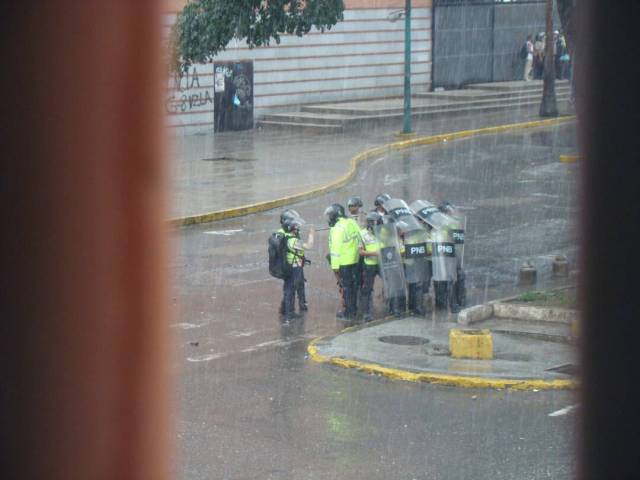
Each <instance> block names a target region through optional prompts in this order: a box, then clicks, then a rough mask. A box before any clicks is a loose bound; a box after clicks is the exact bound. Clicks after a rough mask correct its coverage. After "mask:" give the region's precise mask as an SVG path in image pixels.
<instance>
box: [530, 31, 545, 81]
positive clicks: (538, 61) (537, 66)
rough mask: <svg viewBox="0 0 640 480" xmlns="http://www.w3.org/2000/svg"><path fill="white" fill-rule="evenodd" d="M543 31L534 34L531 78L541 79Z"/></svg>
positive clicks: (542, 69) (542, 70)
mask: <svg viewBox="0 0 640 480" xmlns="http://www.w3.org/2000/svg"><path fill="white" fill-rule="evenodd" d="M545 36H546V35H545V34H544V32H540V33H538V35H536V41H535V42H534V43H533V78H534V79H536V80H541V79H542V75H543V73H544V39H545Z"/></svg>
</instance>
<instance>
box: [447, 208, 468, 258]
mask: <svg viewBox="0 0 640 480" xmlns="http://www.w3.org/2000/svg"><path fill="white" fill-rule="evenodd" d="M449 216H450V217H451V218H452V219H453V222H452V224H451V228H450V229H449V230H450V232H451V237H452V238H453V243H455V244H456V258H457V259H458V266H459V267H460V268H463V267H464V234H465V230H466V229H467V217H466V216H464V215H463V214H462V212H460V211H459V210H453V211H452V212H451V213H450V214H449Z"/></svg>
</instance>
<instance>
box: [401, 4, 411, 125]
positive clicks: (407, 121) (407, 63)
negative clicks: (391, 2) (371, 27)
mask: <svg viewBox="0 0 640 480" xmlns="http://www.w3.org/2000/svg"><path fill="white" fill-rule="evenodd" d="M412 130H413V129H412V127H411V0H405V7H404V125H403V128H402V133H403V134H410V133H412Z"/></svg>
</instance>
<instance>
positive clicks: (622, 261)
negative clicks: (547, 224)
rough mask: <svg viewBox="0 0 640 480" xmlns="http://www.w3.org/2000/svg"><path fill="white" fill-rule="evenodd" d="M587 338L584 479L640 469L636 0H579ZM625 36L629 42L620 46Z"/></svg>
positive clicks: (629, 474)
mask: <svg viewBox="0 0 640 480" xmlns="http://www.w3.org/2000/svg"><path fill="white" fill-rule="evenodd" d="M578 3H579V4H581V5H584V6H585V7H588V8H587V9H585V10H584V11H583V12H582V13H583V14H584V15H583V16H582V18H581V32H580V42H579V44H578V48H579V49H581V50H582V51H579V52H578V56H579V58H581V59H584V64H583V65H582V68H581V71H580V77H579V78H580V79H581V82H582V83H581V85H580V87H581V88H580V89H579V95H578V100H579V102H580V103H579V108H580V113H581V114H584V115H582V119H583V120H582V122H581V132H580V134H581V146H582V151H583V153H584V155H585V160H586V173H585V176H584V182H583V187H584V188H583V191H582V194H583V196H584V197H583V199H582V200H583V207H584V208H583V212H584V214H583V218H582V220H583V223H582V239H583V241H584V245H585V248H584V251H583V255H582V272H583V282H584V284H583V287H584V288H583V290H582V294H583V296H582V306H583V311H584V320H585V322H584V323H585V324H584V333H585V342H584V347H583V356H582V361H583V370H584V391H583V397H584V398H583V407H584V408H583V409H582V413H583V416H582V425H581V430H580V435H579V436H578V438H579V441H580V455H581V468H580V475H581V478H584V479H594V480H595V479H605V478H610V479H632V478H634V479H637V478H640V450H639V445H640V421H639V420H640V401H639V399H640V397H639V396H638V394H639V388H638V380H639V378H640V375H638V371H639V370H640V308H639V306H640V288H639V285H640V282H639V281H638V280H639V277H640V269H639V267H640V261H639V260H640V248H639V247H640V232H639V229H640V134H639V132H638V129H639V128H640V88H639V84H638V78H639V74H640V62H639V61H638V60H639V58H640V55H639V53H640V52H639V50H640V47H639V45H638V31H639V27H640V15H639V10H640V6H638V2H637V1H635V0H616V1H608V2H604V1H602V0H590V1H588V2H585V1H584V0H578ZM614 45H618V46H619V47H614Z"/></svg>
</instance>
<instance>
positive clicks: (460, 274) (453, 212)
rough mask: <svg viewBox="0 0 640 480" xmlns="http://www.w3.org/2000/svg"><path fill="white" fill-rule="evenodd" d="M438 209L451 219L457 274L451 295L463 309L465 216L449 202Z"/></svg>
mask: <svg viewBox="0 0 640 480" xmlns="http://www.w3.org/2000/svg"><path fill="white" fill-rule="evenodd" d="M438 209H439V210H440V211H441V212H442V213H444V214H445V215H447V216H448V217H449V218H451V219H453V222H452V224H451V235H452V237H453V242H454V244H455V249H456V260H457V272H456V281H455V282H454V284H453V295H454V296H455V301H456V303H457V306H459V307H465V306H466V304H467V289H466V286H465V280H466V274H465V273H464V269H463V267H464V240H465V230H466V228H467V219H466V217H465V215H463V213H462V212H461V211H460V209H458V208H456V207H455V206H453V205H452V204H451V203H449V202H446V201H445V202H443V203H442V204H440V206H439V207H438Z"/></svg>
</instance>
